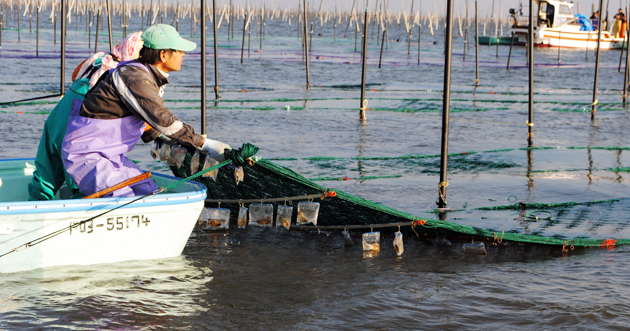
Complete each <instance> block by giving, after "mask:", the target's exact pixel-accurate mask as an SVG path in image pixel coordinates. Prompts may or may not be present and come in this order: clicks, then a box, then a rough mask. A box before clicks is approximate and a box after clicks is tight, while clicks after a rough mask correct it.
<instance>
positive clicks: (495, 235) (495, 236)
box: [492, 231, 505, 245]
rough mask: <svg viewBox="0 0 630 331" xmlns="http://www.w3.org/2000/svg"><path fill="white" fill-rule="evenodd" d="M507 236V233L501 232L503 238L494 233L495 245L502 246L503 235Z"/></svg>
mask: <svg viewBox="0 0 630 331" xmlns="http://www.w3.org/2000/svg"><path fill="white" fill-rule="evenodd" d="M504 234H505V231H502V232H501V237H499V236H497V234H496V233H495V232H493V233H492V235H494V244H495V245H496V244H500V243H502V242H503V235H504Z"/></svg>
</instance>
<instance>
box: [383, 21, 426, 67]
mask: <svg viewBox="0 0 630 331" xmlns="http://www.w3.org/2000/svg"><path fill="white" fill-rule="evenodd" d="M383 46H385V29H383V40H382V41H381V55H380V56H379V58H378V68H379V69H380V68H381V62H382V61H383ZM418 58H420V55H419V54H418ZM418 63H420V62H418Z"/></svg>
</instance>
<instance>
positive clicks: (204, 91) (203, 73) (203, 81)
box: [199, 0, 207, 138]
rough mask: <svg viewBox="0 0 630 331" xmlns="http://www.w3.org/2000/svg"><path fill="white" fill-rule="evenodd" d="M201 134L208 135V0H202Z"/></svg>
mask: <svg viewBox="0 0 630 331" xmlns="http://www.w3.org/2000/svg"><path fill="white" fill-rule="evenodd" d="M200 5H201V6H200V7H201V8H199V9H200V10H201V13H200V15H201V17H200V18H201V136H202V137H204V138H205V137H206V95H207V85H206V71H207V68H206V0H201V4H200Z"/></svg>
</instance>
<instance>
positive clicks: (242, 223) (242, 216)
mask: <svg viewBox="0 0 630 331" xmlns="http://www.w3.org/2000/svg"><path fill="white" fill-rule="evenodd" d="M237 222H238V228H239V229H244V228H245V227H246V226H247V208H245V207H240V208H239V209H238V220H237Z"/></svg>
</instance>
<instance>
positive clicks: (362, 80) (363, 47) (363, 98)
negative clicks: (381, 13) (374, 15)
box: [359, 7, 368, 122]
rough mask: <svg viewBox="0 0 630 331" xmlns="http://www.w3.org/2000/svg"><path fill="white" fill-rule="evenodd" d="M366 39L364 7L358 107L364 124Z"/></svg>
mask: <svg viewBox="0 0 630 331" xmlns="http://www.w3.org/2000/svg"><path fill="white" fill-rule="evenodd" d="M367 37H368V8H367V7H365V19H364V21H363V45H361V52H362V53H363V61H362V63H361V65H362V69H361V104H360V105H359V121H362V122H365V121H366V120H367V119H366V118H365V109H366V108H367V100H365V69H366V65H367V63H366V62H367V61H366V60H367Z"/></svg>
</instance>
